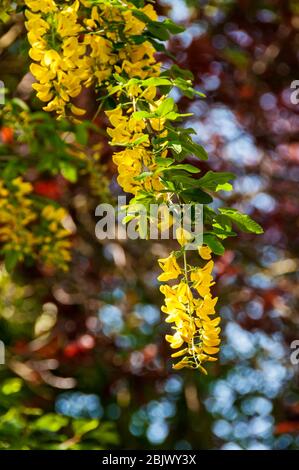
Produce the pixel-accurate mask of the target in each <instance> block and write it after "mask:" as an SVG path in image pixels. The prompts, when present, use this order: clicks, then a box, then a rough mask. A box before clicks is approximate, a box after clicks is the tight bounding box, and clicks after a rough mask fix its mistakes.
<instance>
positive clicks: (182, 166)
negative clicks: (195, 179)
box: [167, 163, 200, 173]
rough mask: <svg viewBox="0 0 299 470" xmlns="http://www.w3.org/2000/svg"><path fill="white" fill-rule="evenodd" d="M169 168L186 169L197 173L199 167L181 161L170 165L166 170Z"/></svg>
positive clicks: (169, 169)
mask: <svg viewBox="0 0 299 470" xmlns="http://www.w3.org/2000/svg"><path fill="white" fill-rule="evenodd" d="M171 170H184V171H188V173H199V172H200V169H199V168H197V166H194V165H191V164H190V163H181V164H179V165H172V166H170V167H168V168H167V171H171Z"/></svg>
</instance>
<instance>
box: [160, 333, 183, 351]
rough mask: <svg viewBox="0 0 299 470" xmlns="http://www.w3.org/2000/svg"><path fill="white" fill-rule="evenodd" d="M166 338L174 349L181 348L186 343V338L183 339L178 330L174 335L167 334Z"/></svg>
mask: <svg viewBox="0 0 299 470" xmlns="http://www.w3.org/2000/svg"><path fill="white" fill-rule="evenodd" d="M165 339H166V341H168V342H169V343H170V347H171V348H173V349H177V348H180V347H181V346H182V344H183V343H184V340H183V339H182V337H181V334H180V332H178V331H177V332H176V333H175V334H174V335H166V336H165Z"/></svg>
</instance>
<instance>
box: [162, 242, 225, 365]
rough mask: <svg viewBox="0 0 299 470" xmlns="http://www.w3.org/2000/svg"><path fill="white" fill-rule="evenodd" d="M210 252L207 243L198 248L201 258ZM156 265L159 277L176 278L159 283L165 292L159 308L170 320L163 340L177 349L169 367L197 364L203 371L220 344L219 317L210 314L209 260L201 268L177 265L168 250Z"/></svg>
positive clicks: (211, 302) (212, 310)
mask: <svg viewBox="0 0 299 470" xmlns="http://www.w3.org/2000/svg"><path fill="white" fill-rule="evenodd" d="M210 253H211V251H210V249H209V248H208V247H207V246H201V247H200V248H199V254H200V255H201V257H202V258H203V259H207V258H208V257H209V258H210V257H211V255H210ZM203 255H204V256H203ZM159 265H160V267H161V268H162V270H163V273H162V274H161V275H160V276H159V277H158V279H159V280H160V281H169V280H177V281H178V283H177V284H174V285H173V286H172V287H170V286H168V285H162V286H161V287H160V290H161V292H162V294H163V295H164V296H165V305H164V306H163V307H162V311H163V312H164V313H165V314H166V323H172V324H173V326H172V329H173V330H174V333H173V334H172V335H170V334H167V335H166V340H167V341H168V342H169V343H170V347H171V348H172V349H178V351H176V352H174V353H173V354H172V357H173V358H180V359H179V362H177V363H176V364H175V365H174V366H173V368H174V369H182V368H183V367H188V368H196V369H197V368H198V369H200V370H201V371H202V372H203V373H205V374H206V373H207V371H206V369H205V368H204V367H203V365H202V364H203V363H205V362H208V361H215V360H216V358H215V357H214V355H215V354H217V353H218V351H219V344H220V339H219V333H220V327H219V326H218V325H219V323H220V317H216V318H211V316H213V315H214V314H215V305H216V302H217V298H213V297H212V295H211V287H212V286H213V284H214V282H213V278H212V276H211V272H212V269H213V262H212V261H211V260H210V261H208V263H207V264H205V265H204V266H203V267H202V268H198V267H197V268H194V267H192V266H188V265H187V264H186V263H185V266H184V268H183V269H181V268H180V267H179V265H178V263H177V261H176V258H175V255H174V253H171V254H170V256H169V257H168V258H164V259H160V260H159Z"/></svg>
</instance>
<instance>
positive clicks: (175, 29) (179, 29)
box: [162, 18, 185, 34]
mask: <svg viewBox="0 0 299 470" xmlns="http://www.w3.org/2000/svg"><path fill="white" fill-rule="evenodd" d="M162 25H163V26H166V28H167V29H168V31H169V32H170V33H172V34H179V33H183V32H184V31H185V28H184V27H183V26H180V25H178V24H176V23H174V22H173V21H172V20H171V19H170V18H167V19H166V20H164V21H163V23H162Z"/></svg>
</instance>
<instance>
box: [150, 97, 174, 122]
mask: <svg viewBox="0 0 299 470" xmlns="http://www.w3.org/2000/svg"><path fill="white" fill-rule="evenodd" d="M174 106H175V102H174V99H173V98H166V99H165V100H163V101H162V103H161V104H160V106H159V108H158V109H157V110H156V112H155V114H157V115H158V116H160V117H164V116H166V115H167V114H169V113H170V112H171V111H173V109H174Z"/></svg>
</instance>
